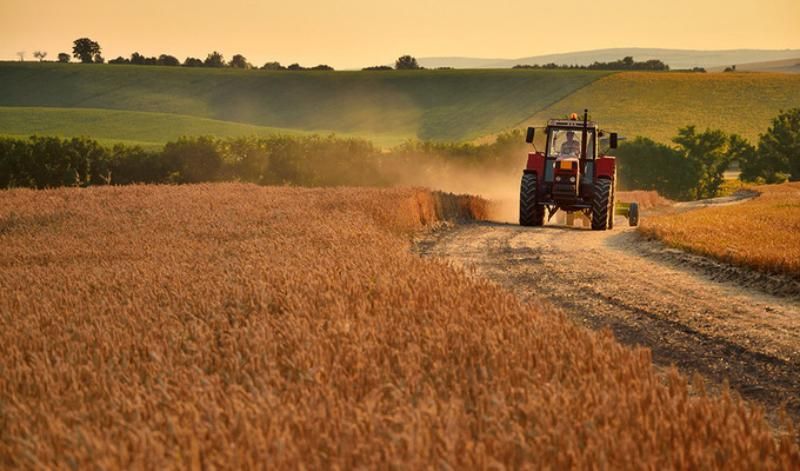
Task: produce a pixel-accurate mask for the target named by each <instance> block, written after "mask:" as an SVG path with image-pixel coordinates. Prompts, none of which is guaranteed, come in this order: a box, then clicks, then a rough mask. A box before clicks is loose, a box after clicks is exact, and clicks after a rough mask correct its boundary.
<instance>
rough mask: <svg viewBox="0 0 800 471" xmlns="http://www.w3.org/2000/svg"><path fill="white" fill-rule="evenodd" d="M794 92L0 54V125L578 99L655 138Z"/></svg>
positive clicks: (330, 126)
mask: <svg viewBox="0 0 800 471" xmlns="http://www.w3.org/2000/svg"><path fill="white" fill-rule="evenodd" d="M795 106H800V75H789V74H768V73H736V74H730V73H725V74H722V73H719V74H688V73H636V72H626V73H616V74H609V73H607V72H596V71H586V70H510V69H498V70H423V71H390V72H311V71H306V72H286V71H284V72H266V71H260V70H237V69H206V68H196V69H195V68H183V67H155V66H114V65H83V64H66V65H65V64H54V63H44V64H39V63H24V64H19V63H10V62H5V63H0V134H1V135H17V136H19V135H30V134H50V135H60V136H76V135H83V136H90V137H94V138H98V139H100V140H103V141H109V142H111V141H125V142H133V143H141V144H143V145H149V146H152V145H159V144H161V143H164V142H166V141H170V140H174V139H176V138H177V137H179V136H181V135H216V136H219V137H229V136H242V135H259V136H263V135H267V134H272V133H282V134H292V133H309V132H313V133H322V134H328V133H332V132H335V133H337V134H344V135H352V136H361V137H365V138H369V139H371V140H373V141H375V143H376V144H378V145H381V146H384V147H388V146H392V145H395V144H397V143H399V142H402V141H404V140H406V139H413V138H417V139H430V140H440V141H469V140H474V139H479V138H481V137H485V136H491V135H493V134H496V133H498V132H501V131H505V130H508V129H510V128H514V127H522V126H525V125H528V124H542V123H543V122H544V121H545V120H546V119H547V118H550V117H559V116H564V115H566V114H568V113H570V112H576V111H577V112H580V110H582V109H583V108H589V109H590V110H591V114H592V117H593V118H594V119H595V120H597V121H599V122H600V123H601V124H602V125H603V126H604V127H605V128H608V129H614V130H618V131H619V132H621V133H622V134H623V135H625V136H628V137H632V136H635V135H643V136H647V137H650V138H653V139H655V140H658V141H661V142H669V140H670V139H671V138H672V136H674V135H675V134H676V131H677V129H678V128H679V127H681V126H685V125H687V124H696V125H697V126H698V127H699V128H701V129H705V128H706V127H712V128H720V129H722V130H724V131H726V132H737V133H740V134H742V135H744V136H746V137H748V138H750V139H752V140H754V139H756V138H757V137H758V134H759V133H762V132H764V131H765V130H766V128H767V126H768V125H769V122H770V120H771V119H772V118H773V117H774V116H775V115H777V114H778V112H779V111H780V110H781V109H788V108H791V107H795Z"/></svg>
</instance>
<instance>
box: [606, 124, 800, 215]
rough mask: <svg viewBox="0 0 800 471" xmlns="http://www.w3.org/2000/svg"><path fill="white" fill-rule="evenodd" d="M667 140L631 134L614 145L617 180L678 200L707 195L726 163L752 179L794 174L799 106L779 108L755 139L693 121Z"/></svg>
mask: <svg viewBox="0 0 800 471" xmlns="http://www.w3.org/2000/svg"><path fill="white" fill-rule="evenodd" d="M672 142H673V144H674V145H673V146H668V145H664V144H659V143H656V142H654V141H652V140H650V139H647V138H644V137H637V138H635V139H634V140H633V141H632V142H626V143H624V144H623V145H621V146H620V148H619V149H617V159H618V162H619V172H620V173H619V176H620V182H621V185H622V186H623V187H624V188H626V189H637V190H655V191H658V192H659V193H660V194H661V195H663V196H666V197H668V198H672V199H678V200H691V199H703V198H713V197H714V196H717V194H718V193H719V190H720V187H721V186H722V184H723V183H724V181H725V178H724V173H725V171H727V170H728V168H729V167H730V166H731V164H732V163H734V162H736V163H738V165H739V169H740V170H741V174H740V176H739V179H740V180H742V181H745V182H752V183H782V182H785V181H787V180H800V108H794V109H791V110H789V111H786V112H782V113H780V114H779V115H778V116H777V117H775V118H774V119H773V121H772V125H771V126H770V127H769V128H768V129H767V131H766V132H765V133H764V134H761V135H760V137H759V141H758V144H757V145H754V144H751V143H750V142H748V141H747V140H746V139H744V138H743V137H741V136H739V135H737V134H726V133H725V132H723V131H721V130H712V129H707V130H705V131H703V132H699V131H698V130H697V128H696V126H686V127H683V128H681V129H679V130H678V134H677V136H675V137H674V138H673V139H672Z"/></svg>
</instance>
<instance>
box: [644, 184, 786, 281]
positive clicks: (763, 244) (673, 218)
mask: <svg viewBox="0 0 800 471" xmlns="http://www.w3.org/2000/svg"><path fill="white" fill-rule="evenodd" d="M750 189H751V190H753V191H756V192H758V193H759V196H758V197H757V198H755V199H753V200H752V201H746V202H744V203H740V204H734V205H730V206H718V207H713V206H712V207H708V208H703V209H699V210H696V211H689V212H686V213H677V214H665V215H661V216H654V217H648V218H645V219H644V220H643V222H642V226H641V228H640V230H641V231H643V233H644V234H646V235H648V236H650V237H655V238H658V239H661V240H663V241H665V242H666V243H667V244H670V245H672V246H674V247H677V248H680V249H683V250H689V251H691V252H695V253H698V254H701V255H707V256H711V257H714V258H717V259H720V260H723V261H725V262H728V263H733V264H737V265H743V266H747V267H751V268H756V269H759V270H763V271H766V272H777V273H783V274H787V275H791V276H795V277H798V276H800V183H797V182H795V183H784V184H782V185H763V186H755V187H752V188H750Z"/></svg>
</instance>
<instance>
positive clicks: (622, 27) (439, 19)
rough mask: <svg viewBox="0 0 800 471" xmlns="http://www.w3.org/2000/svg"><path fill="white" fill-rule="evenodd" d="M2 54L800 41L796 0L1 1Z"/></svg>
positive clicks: (262, 57)
mask: <svg viewBox="0 0 800 471" xmlns="http://www.w3.org/2000/svg"><path fill="white" fill-rule="evenodd" d="M0 31H2V32H0V37H1V38H2V41H0V59H3V60H13V59H16V58H17V53H18V52H21V51H25V52H26V59H28V60H33V57H32V54H33V52H34V51H36V50H43V51H47V52H48V54H49V55H48V59H53V58H55V56H56V55H57V54H58V53H59V52H71V43H72V40H74V39H76V38H78V37H83V36H88V37H90V38H92V39H94V40H96V41H98V42H99V43H100V45H101V46H102V48H103V56H105V57H106V58H109V59H110V58H113V57H116V56H119V55H122V56H126V57H127V56H129V55H130V54H131V53H132V52H134V51H138V52H140V53H142V54H145V55H158V54H161V53H168V54H172V55H175V56H177V57H179V58H180V59H181V60H183V58H185V57H186V56H187V55H190V56H195V57H201V58H204V57H205V56H206V54H207V53H208V52H210V51H212V50H218V51H221V52H222V53H223V54H224V55H225V57H226V58H230V57H231V56H233V55H234V54H237V53H241V54H243V55H244V56H246V57H247V59H248V60H249V61H250V62H252V63H254V64H257V65H260V64H263V63H264V62H265V61H268V60H278V61H280V62H282V63H285V64H287V63H291V62H299V63H301V64H303V65H315V64H319V63H325V64H329V65H332V66H334V67H336V68H357V67H362V66H367V65H375V64H386V63H390V62H392V61H393V59H394V58H396V57H397V56H399V55H401V54H412V55H415V56H417V57H430V56H470V57H488V58H518V57H524V56H531V55H537V54H547V53H556V52H568V51H577V50H587V49H598V48H609V47H659V48H678V49H740V48H749V49H787V48H799V47H800V2H798V1H797V0H769V1H753V0H691V1H690V0H675V1H670V2H666V1H661V2H648V1H640V0H612V1H604V2H596V1H585V0H575V1H572V2H568V3H564V2H555V1H530V0H499V1H494V2H486V1H482V2H478V1H473V0H458V1H457V0H438V1H429V0H425V1H422V0H406V1H402V2H382V1H375V0H339V1H336V2H333V1H320V0H312V1H292V2H289V1H283V2H279V1H258V0H229V1H225V2H215V1H209V0H192V1H189V0H177V1H163V0H139V1H136V2H131V1H110V0H73V1H69V2H65V1H61V0H57V1H56V0H50V1H42V0H40V1H36V0H1V1H0Z"/></svg>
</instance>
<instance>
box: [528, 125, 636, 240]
mask: <svg viewBox="0 0 800 471" xmlns="http://www.w3.org/2000/svg"><path fill="white" fill-rule="evenodd" d="M534 132H535V129H534V128H532V127H531V128H528V134H527V136H526V139H525V141H526V142H528V143H533V137H534ZM545 133H546V135H547V144H546V146H545V150H544V152H540V151H537V150H536V148H535V147H534V152H530V153H529V154H528V165H527V166H526V168H525V170H524V171H523V175H522V185H521V186H520V193H519V223H520V225H522V226H542V225H544V223H545V216H547V219H548V220H550V219H551V218H552V217H553V215H555V214H556V212H558V210H559V209H560V210H561V211H564V212H566V213H567V214H568V215H572V214H574V213H576V212H578V213H582V214H584V215H585V216H586V217H587V218H588V219H589V220H590V221H591V223H592V230H596V231H604V230H606V229H611V228H613V227H614V215H615V213H617V214H622V215H625V216H627V217H628V221H629V223H630V225H631V226H635V225H637V224H638V222H639V206H638V204H636V203H630V204H629V205H624V206H623V205H620V206H621V207H620V208H619V210H616V208H615V205H614V203H615V192H616V180H617V167H616V160H615V159H614V157H612V156H608V155H601V154H600V141H601V139H602V140H605V139H603V138H604V137H605V133H604V132H603V131H601V130H600V129H599V128H598V127H597V124H595V123H593V122H591V121H589V112H588V110H584V113H583V120H579V119H578V116H577V115H576V114H575V113H573V114H572V116H571V117H570V119H552V120H550V121H548V123H547V128H546V129H545ZM608 144H609V147H610V148H612V149H616V148H617V134H616V133H610V134H609V136H608Z"/></svg>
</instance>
